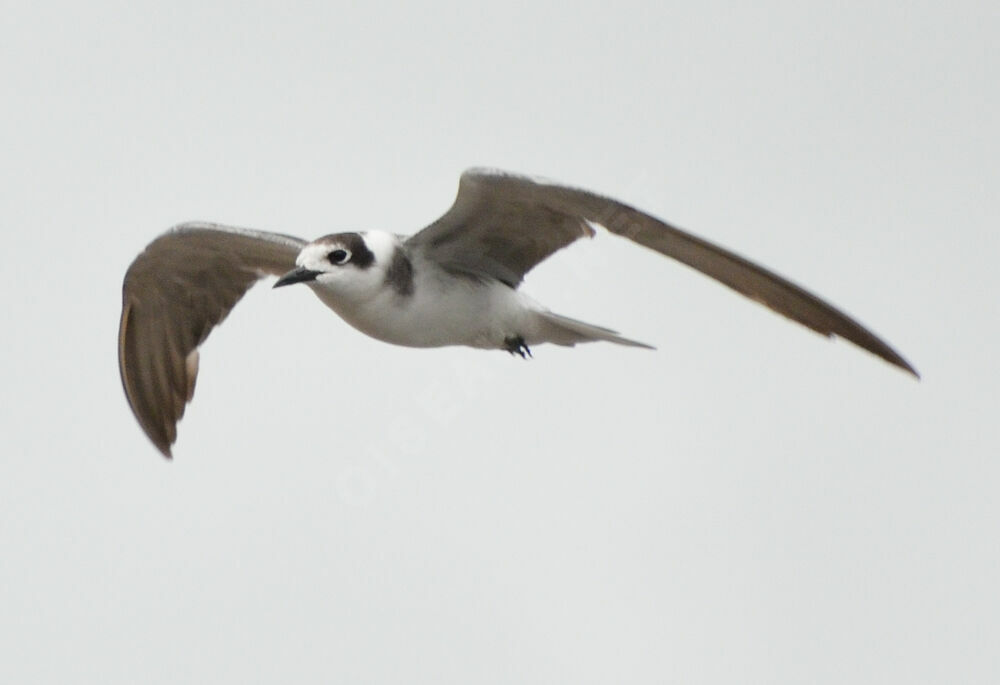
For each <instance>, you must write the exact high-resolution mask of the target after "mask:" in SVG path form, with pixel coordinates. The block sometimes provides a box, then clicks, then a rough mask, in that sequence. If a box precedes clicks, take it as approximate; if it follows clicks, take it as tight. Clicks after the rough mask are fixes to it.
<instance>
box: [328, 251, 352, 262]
mask: <svg viewBox="0 0 1000 685" xmlns="http://www.w3.org/2000/svg"><path fill="white" fill-rule="evenodd" d="M326 258H327V259H329V260H330V263H331V264H343V263H344V262H346V261H347V260H348V259H350V258H351V253H350V252H348V251H347V250H334V251H333V252H331V253H330V254H328V255H327V256H326Z"/></svg>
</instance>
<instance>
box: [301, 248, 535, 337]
mask: <svg viewBox="0 0 1000 685" xmlns="http://www.w3.org/2000/svg"><path fill="white" fill-rule="evenodd" d="M413 268H414V282H413V286H414V287H413V292H412V294H401V293H399V292H397V291H396V290H395V289H394V288H392V287H391V286H389V285H388V284H386V285H385V287H382V288H379V289H378V290H377V291H376V292H374V293H371V294H370V296H368V297H366V298H364V299H359V300H356V301H345V300H344V299H343V297H339V296H337V295H336V294H334V293H331V292H329V291H325V290H324V289H322V288H316V289H315V291H316V294H317V295H319V297H320V299H321V300H323V302H324V303H325V304H326V305H327V306H329V307H330V308H331V309H333V310H334V311H335V312H337V313H338V314H339V315H340V316H341V318H343V319H344V320H345V321H347V323H349V324H351V325H352V326H354V327H355V328H357V329H358V330H359V331H361V332H363V333H366V334H367V335H370V336H372V337H373V338H377V339H379V340H383V341H385V342H389V343H393V344H396V345H405V346H408V347H443V346H447V345H466V346H469V347H479V348H489V349H494V348H498V347H502V346H503V342H504V339H505V338H508V337H510V336H514V335H521V334H525V333H528V332H529V331H528V330H526V327H529V328H530V327H531V324H533V323H534V317H533V316H532V314H533V312H534V311H535V310H536V308H537V307H536V306H535V305H534V303H533V302H532V301H531V300H530V299H529V298H527V297H525V296H523V295H521V294H520V293H519V292H517V291H515V290H513V289H511V288H510V287H508V286H506V285H504V284H503V283H500V282H497V281H492V282H483V281H480V280H476V279H472V278H467V277H464V276H454V275H452V274H448V273H445V272H443V271H441V270H440V269H439V268H438V267H436V265H433V264H428V263H426V262H423V263H417V264H414V265H413Z"/></svg>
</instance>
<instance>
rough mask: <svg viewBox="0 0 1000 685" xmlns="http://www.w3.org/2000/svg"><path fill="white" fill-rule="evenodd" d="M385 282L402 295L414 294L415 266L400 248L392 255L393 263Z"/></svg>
mask: <svg viewBox="0 0 1000 685" xmlns="http://www.w3.org/2000/svg"><path fill="white" fill-rule="evenodd" d="M385 282H386V283H387V284H389V285H390V286H392V289H393V290H395V291H396V292H397V293H399V294H400V295H412V294H413V264H412V263H410V258H409V257H407V256H406V253H405V252H404V251H403V250H401V249H399V248H396V250H395V251H394V252H393V253H392V262H390V263H389V268H388V269H386V272H385Z"/></svg>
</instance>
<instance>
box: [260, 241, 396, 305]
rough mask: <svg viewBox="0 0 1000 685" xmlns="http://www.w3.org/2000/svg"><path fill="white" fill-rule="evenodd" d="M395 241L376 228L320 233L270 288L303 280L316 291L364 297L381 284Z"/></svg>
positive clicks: (350, 297)
mask: <svg viewBox="0 0 1000 685" xmlns="http://www.w3.org/2000/svg"><path fill="white" fill-rule="evenodd" d="M397 243H398V239H397V238H396V237H395V236H393V235H392V234H389V233H382V232H380V231H369V232H367V233H334V234H332V235H327V236H323V237H322V238H318V239H316V240H314V241H312V242H311V243H309V244H308V245H306V246H305V247H304V248H302V251H301V252H299V256H298V257H297V258H296V259H295V264H296V268H295V269H292V270H291V271H289V272H288V273H287V274H285V275H284V276H282V277H281V278H279V279H278V282H277V283H275V284H274V287H275V288H278V287H281V286H285V285H292V284H293V283H305V284H307V285H309V286H310V287H312V289H313V290H315V291H316V293H317V294H329V295H333V296H336V297H337V298H338V299H345V300H354V299H365V298H366V297H368V296H370V295H373V294H375V293H377V292H378V291H380V290H381V289H382V288H383V287H384V283H385V274H386V269H387V268H388V266H387V265H388V264H390V263H391V260H392V255H393V252H394V251H395V250H396V245H397Z"/></svg>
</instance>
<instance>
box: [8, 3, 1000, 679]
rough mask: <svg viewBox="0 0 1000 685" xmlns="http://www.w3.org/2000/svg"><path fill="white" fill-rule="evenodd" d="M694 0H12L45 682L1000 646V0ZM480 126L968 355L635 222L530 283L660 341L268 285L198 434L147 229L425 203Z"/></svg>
mask: <svg viewBox="0 0 1000 685" xmlns="http://www.w3.org/2000/svg"><path fill="white" fill-rule="evenodd" d="M654 5H660V4H654V3H631V4H623V3H618V4H617V7H618V8H617V9H611V8H610V6H607V5H606V3H593V4H592V5H590V6H588V5H575V6H573V7H572V8H570V7H569V6H568V5H565V4H562V3H559V4H554V5H551V6H544V7H543V6H539V5H538V4H537V3H525V4H516V3H500V4H499V5H498V4H497V3H492V4H491V5H490V6H489V7H478V6H476V5H475V4H470V3H467V2H466V3H453V4H448V3H437V4H433V5H431V4H427V5H425V6H420V7H415V6H411V5H408V4H401V5H384V6H372V7H370V8H360V7H359V6H358V4H356V3H350V4H346V3H345V4H344V5H343V6H337V5H335V4H329V3H328V4H323V3H317V4H310V5H303V6H299V7H295V6H291V5H289V4H288V3H275V4H274V5H273V6H268V5H265V4H263V3H255V4H253V5H252V6H242V5H236V4H232V5H227V4H225V3H207V4H206V3H203V2H198V3H169V5H168V4H163V3H157V4H156V5H152V6H147V7H141V6H139V5H138V4H137V3H124V2H121V3H111V2H104V3H98V2H88V3H66V4H58V3H48V4H38V3H6V4H5V6H4V12H3V14H4V20H3V23H2V28H0V79H2V80H0V85H2V92H3V105H2V107H0V146H2V147H0V154H2V161H0V175H2V177H0V183H2V191H0V226H2V230H3V231H4V238H5V247H4V249H3V251H2V252H0V266H2V273H3V277H4V279H3V280H4V285H5V287H4V293H5V294H4V296H3V302H4V304H3V319H4V324H3V330H4V333H3V335H2V336H0V340H2V344H3V354H2V355H0V364H2V368H0V374H2V376H0V377H2V378H3V384H2V390H0V398H2V401H3V404H2V412H0V428H2V435H3V445H4V447H3V450H2V453H3V460H2V463H3V470H2V477H0V631H2V635H0V645H2V658H0V681H3V682H11V683H14V682H17V683H27V682H70V681H73V682H105V683H133V682H234V683H235V682H239V683H244V682H345V683H350V682H383V683H400V682H407V683H413V682H416V683H441V682H453V683H494V682H527V683H554V682H575V683H587V682H600V683H609V682H630V683H633V682H649V683H658V682H670V681H673V682H684V683H733V682H741V683H755V682H760V683H776V682H781V683H802V682H809V683H844V682H851V683H887V682H912V683H922V682H948V683H956V682H995V681H996V680H997V679H998V677H1000V664H998V656H997V649H996V646H997V644H998V642H1000V629H998V619H997V616H998V612H1000V600H998V590H997V580H996V579H997V577H998V574H1000V549H998V547H1000V543H998V530H997V528H998V524H997V522H998V520H1000V519H998V515H1000V507H998V505H997V503H996V496H997V492H998V489H1000V483H998V475H1000V469H998V466H997V447H998V440H997V428H996V420H997V416H998V412H997V409H998V402H997V398H996V393H997V388H998V387H1000V374H998V365H997V363H996V361H995V356H996V345H997V333H998V325H997V311H998V305H997V296H998V294H1000V277H998V276H997V270H996V266H995V264H996V260H997V257H998V255H1000V238H998V231H997V217H998V209H1000V207H998V205H1000V202H998V199H997V198H998V193H997V188H996V182H997V159H998V157H1000V135H998V130H997V123H996V122H997V121H998V120H1000V86H998V82H1000V79H998V78H997V75H998V67H1000V57H998V51H997V40H998V38H1000V31H998V29H1000V25H998V24H1000V19H998V14H997V12H996V7H995V3H988V2H982V3H960V2H959V3H956V2H950V3H943V2H942V3H928V2H921V3H913V2H906V3H902V2H901V3H895V4H891V3H878V6H872V5H873V4H872V3H861V2H858V3H836V5H837V7H836V8H833V7H831V3H794V2H788V3H773V2H772V3H766V4H761V3H755V7H754V8H753V9H748V8H747V4H746V3H731V4H726V3H690V2H684V3H666V5H667V6H666V7H656V8H654ZM670 5H673V6H670ZM473 165H490V166H498V167H501V168H506V169H511V170H516V171H522V172H528V173H534V174H541V175H544V176H547V177H549V178H552V179H557V180H560V181H564V182H567V183H572V184H575V185H579V186H582V187H585V188H590V189H593V190H597V191H600V192H603V193H606V194H609V195H612V196H614V197H618V198H620V199H622V200H625V201H627V202H630V203H633V204H636V205H637V206H639V207H641V208H643V209H645V210H647V211H649V212H651V213H653V214H655V215H657V216H660V217H662V218H664V219H667V220H669V221H672V222H675V223H677V224H678V225H680V226H683V227H686V228H688V229H690V230H692V231H694V232H696V233H698V234H699V235H702V236H704V237H707V238H709V239H711V240H714V241H717V242H719V243H721V244H722V245H725V246H728V247H730V248H732V249H735V250H737V251H739V252H741V253H743V254H745V255H747V256H749V257H751V258H753V259H755V260H759V261H760V262H762V263H763V264H765V265H768V266H769V267H771V268H773V269H775V270H776V271H778V272H779V273H782V274H785V275H787V276H789V277H790V278H792V279H793V280H796V281H798V282H800V283H802V284H804V285H806V286H807V287H809V288H810V289H812V290H814V291H815V292H817V293H819V294H821V295H822V296H824V297H826V298H828V299H830V300H831V301H832V302H834V303H836V304H837V305H839V306H841V307H843V308H844V309H845V310H846V311H848V312H850V313H851V314H853V315H855V316H857V317H858V318H859V319H860V320H861V321H863V322H865V323H866V324H868V325H870V326H871V327H872V328H873V329H874V330H875V331H877V332H878V333H879V334H881V335H884V336H885V337H886V339H887V340H888V341H889V342H890V343H891V344H893V345H895V346H897V347H898V348H899V349H900V351H901V352H902V353H903V354H904V355H905V356H907V357H908V358H909V359H910V360H911V361H912V362H913V363H914V364H915V365H916V366H917V368H918V369H919V370H920V371H921V372H922V373H923V375H924V380H923V381H922V382H919V383H918V382H915V381H913V380H912V379H910V378H909V377H907V376H906V375H905V374H903V373H900V372H897V371H896V370H895V369H893V368H891V367H890V366H888V365H886V364H884V363H882V362H881V361H879V360H877V359H876V358H874V357H872V356H871V355H869V354H867V353H865V352H863V351H859V350H858V349H857V348H854V347H853V346H852V345H850V344H848V343H844V342H842V341H841V342H835V343H833V342H828V341H825V340H824V339H822V338H821V337H819V336H816V335H815V334H813V333H811V332H809V331H807V330H805V329H803V328H801V327H799V326H797V325H794V324H792V323H789V322H786V321H785V320H783V319H781V318H780V317H778V316H775V315H773V314H771V313H770V312H768V311H767V310H765V309H763V308H761V307H759V306H756V305H754V304H753V303H750V302H748V301H746V300H744V299H743V298H740V297H738V296H737V295H735V294H733V293H731V292H730V291H728V290H727V289H725V288H723V287H721V286H718V285H716V284H714V283H712V282H710V281H709V280H707V279H705V278H704V277H701V276H699V275H697V274H695V273H694V272H692V271H690V270H688V269H686V268H684V267H682V266H679V265H677V264H675V263H672V262H670V261H669V260H666V259H664V258H662V257H660V256H658V255H655V254H653V253H650V252H647V251H645V250H642V249H641V248H637V247H635V246H632V245H630V244H628V243H626V242H625V241H621V240H618V239H614V238H609V237H608V236H606V235H600V236H598V239H596V240H594V241H592V242H589V243H587V244H585V245H583V244H581V245H576V246H573V247H572V248H570V249H569V250H567V251H565V252H563V253H560V254H558V255H557V256H556V257H555V258H553V259H552V260H551V261H550V262H547V263H546V264H544V265H543V266H542V267H540V268H539V269H538V270H537V271H535V272H532V274H530V276H529V277H528V280H527V283H526V286H525V288H526V290H527V292H529V293H530V294H531V295H532V296H533V297H535V298H536V299H538V300H540V301H542V302H543V303H545V304H547V305H548V306H550V307H552V308H553V309H555V310H556V311H558V312H561V313H565V314H567V315H570V316H574V317H577V318H581V319H584V320H586V321H592V322H594V323H597V324H603V325H608V326H611V327H614V328H616V329H618V330H621V331H622V332H623V333H624V334H626V335H628V336H630V337H635V338H637V339H639V340H643V341H646V342H649V343H652V344H655V345H657V346H658V348H659V349H658V351H657V352H652V353H651V352H647V351H642V350H634V349H627V348H620V347H616V346H612V345H591V346H584V347H581V348H578V349H575V350H567V349H560V348H555V347H547V346H546V347H539V348H538V349H536V350H535V359H534V360H532V361H530V362H522V361H520V360H516V359H511V358H509V356H508V355H506V354H503V353H500V352H491V353H487V352H481V351H473V350H465V349H458V348H456V349H444V350H432V351H427V350H409V349H404V348H396V347H392V346H389V345H386V344H383V343H379V342H376V341H373V340H371V339H368V338H366V337H364V336H363V335H362V334H360V333H357V332H356V331H354V330H353V329H351V328H350V327H348V326H347V325H346V324H344V323H343V322H341V321H340V320H339V319H337V318H336V317H335V316H334V315H333V314H332V313H331V312H330V311H328V310H326V309H325V308H324V307H323V306H322V305H321V304H320V302H319V301H318V300H316V298H315V297H314V296H313V295H312V294H311V293H310V292H309V291H308V289H306V288H304V287H303V288H289V289H285V290H281V291H270V290H268V289H267V287H265V286H259V287H257V288H255V289H254V290H253V291H251V292H250V293H249V294H248V296H247V297H246V298H245V300H244V301H243V303H242V304H241V305H240V306H239V307H237V308H236V310H235V311H234V312H233V314H232V316H231V317H230V318H229V319H228V320H227V321H226V323H225V325H223V326H222V327H221V328H219V329H218V330H217V331H216V332H215V334H214V335H213V336H212V338H211V339H210V340H209V341H208V343H207V344H206V345H205V346H204V348H203V350H202V366H201V377H200V379H199V384H198V391H197V394H196V397H195V401H194V403H193V404H192V405H191V406H190V407H189V408H188V415H187V417H186V418H185V419H184V421H183V422H182V423H181V425H180V438H179V441H178V443H177V445H176V447H175V456H176V459H175V461H174V462H173V463H167V462H166V461H164V460H163V459H162V458H160V457H159V456H158V454H157V453H156V451H155V449H154V448H153V447H152V446H151V445H150V443H149V442H148V441H147V440H146V438H145V437H144V435H143V434H142V433H141V431H140V429H139V428H138V426H137V424H136V423H135V421H134V419H133V417H132V415H131V413H130V411H129V409H128V406H127V404H126V402H125V399H124V396H123V393H122V391H121V387H120V382H119V379H118V369H117V362H116V358H115V354H116V334H117V327H118V316H119V307H120V288H121V280H122V276H123V275H124V272H125V269H126V267H127V266H128V263H129V262H130V260H131V259H132V258H133V257H134V255H135V254H136V253H137V252H138V251H139V250H141V249H142V247H143V246H144V245H145V244H146V243H148V242H149V241H150V240H152V239H153V238H154V237H155V236H156V235H157V234H158V233H159V232H160V231H162V230H163V229H165V228H166V227H168V226H170V225H172V224H174V223H176V222H179V221H183V220H187V219H205V220H213V221H220V222H226V223H233V224H237V225H246V226H252V227H257V228H264V229H272V230H279V231H283V232H289V233H293V234H297V235H301V236H303V237H306V238H313V237H316V236H318V235H322V234H325V233H330V232H335V231H340V230H354V229H362V230H363V229H367V228H381V229H388V230H394V231H398V232H405V233H410V232H413V231H416V230H418V229H419V228H421V227H422V226H424V225H426V224H427V223H429V222H430V221H431V220H433V219H434V218H435V217H436V216H438V215H439V214H440V213H442V212H443V211H444V210H445V209H446V208H447V207H448V206H449V205H450V203H451V201H452V199H453V196H454V192H455V190H456V187H457V181H458V176H459V174H460V172H461V171H462V169H464V168H466V167H468V166H473Z"/></svg>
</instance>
